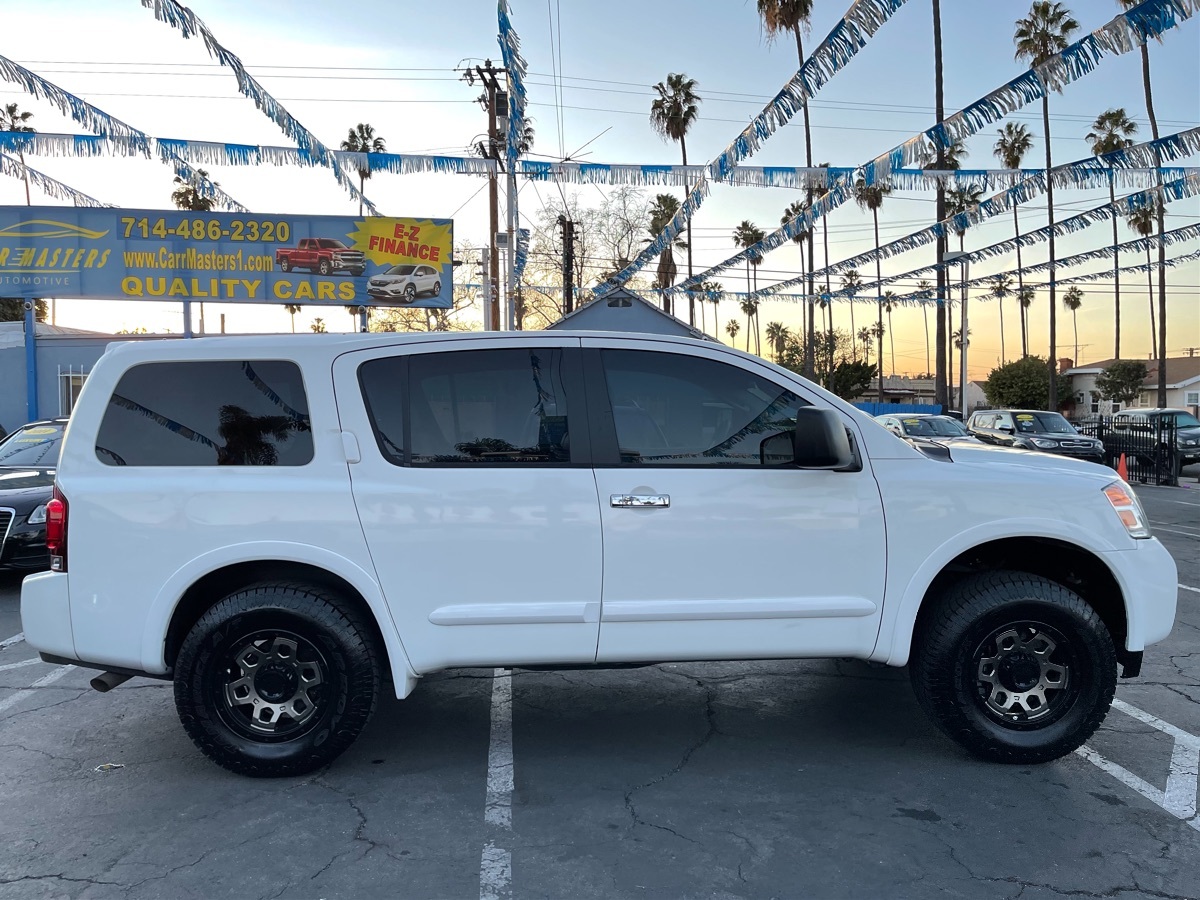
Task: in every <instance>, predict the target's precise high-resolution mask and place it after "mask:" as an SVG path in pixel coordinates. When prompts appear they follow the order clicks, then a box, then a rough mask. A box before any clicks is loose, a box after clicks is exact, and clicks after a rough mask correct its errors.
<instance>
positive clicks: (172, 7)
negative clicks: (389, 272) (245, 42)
mask: <svg viewBox="0 0 1200 900" xmlns="http://www.w3.org/2000/svg"><path fill="white" fill-rule="evenodd" d="M142 6H144V7H145V8H146V9H153V10H154V18H156V19H158V21H160V22H165V23H166V24H167V25H170V26H171V27H172V28H175V29H176V30H178V31H179V32H180V33H181V34H182V35H183V37H184V39H187V38H191V37H195V36H196V35H199V36H200V38H201V39H202V40H203V41H204V46H205V48H206V49H207V50H208V55H209V56H211V57H213V58H214V59H215V60H216V61H217V62H219V63H220V64H221V65H223V66H226V67H228V68H230V69H232V70H233V73H234V75H235V76H236V77H237V83H238V90H239V91H241V93H242V94H243V95H244V96H246V97H249V98H250V99H251V100H253V101H254V105H255V106H257V107H258V108H259V109H260V110H261V111H262V113H263V114H264V115H265V116H266V117H267V118H269V119H270V120H271V121H272V122H274V123H275V124H276V125H278V126H279V128H280V130H282V131H283V133H284V134H286V135H287V136H288V137H290V138H291V139H292V140H293V141H295V142H296V144H297V146H298V147H300V149H301V150H303V151H305V152H306V153H308V154H310V155H311V156H312V158H313V160H314V162H315V164H316V165H320V166H325V167H326V168H328V169H329V170H330V171H331V172H333V176H334V178H336V179H337V182H338V184H340V185H341V186H342V187H343V188H345V189H346V192H347V193H349V194H350V196H351V197H352V198H353V199H355V200H358V201H361V202H362V204H363V205H364V206H366V208H367V209H368V210H370V212H371V215H374V216H377V215H379V210H378V209H376V208H375V204H374V203H372V202H371V201H370V200H368V199H367V198H366V197H364V196H363V195H362V193H360V192H359V190H358V188H357V187H355V186H354V181H353V179H352V178H350V177H349V176H348V175H347V174H346V173H345V172H344V171H342V169H341V167H340V166H338V165H337V163H336V162H335V161H334V159H333V157H332V155H331V154H330V151H329V149H328V148H327V147H326V146H325V145H324V144H322V143H321V142H320V141H319V140H318V139H317V136H316V135H314V134H313V133H312V132H311V131H309V130H308V129H307V128H305V127H304V126H303V125H301V124H300V121H299V120H298V119H297V118H296V117H295V116H293V115H292V114H291V113H290V112H288V111H287V110H286V109H284V107H283V104H281V103H280V102H279V101H278V100H276V99H275V98H274V97H272V96H271V95H270V94H269V93H267V91H266V89H265V88H264V87H263V86H262V85H261V84H259V83H258V81H257V80H256V79H255V78H254V76H252V75H251V74H250V73H249V72H247V71H246V67H245V66H244V65H243V64H242V61H241V59H239V58H238V57H237V55H235V54H233V53H231V52H230V51H228V50H226V49H225V48H224V47H223V46H221V43H220V42H219V41H218V40H217V39H216V37H214V36H213V33H212V32H211V31H209V29H208V26H207V25H205V24H204V22H202V21H201V20H200V19H199V17H197V16H196V14H195V13H193V12H192V11H191V10H190V9H188V8H187V7H186V6H184V5H182V4H181V3H179V2H178V0H142Z"/></svg>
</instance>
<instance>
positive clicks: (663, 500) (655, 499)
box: [608, 494, 671, 509]
mask: <svg viewBox="0 0 1200 900" xmlns="http://www.w3.org/2000/svg"><path fill="white" fill-rule="evenodd" d="M608 505H609V506H615V507H617V508H618V509H640V508H642V507H648V506H657V507H662V508H665V507H668V506H670V505H671V498H670V497H669V496H668V495H667V494H610V495H609V497H608Z"/></svg>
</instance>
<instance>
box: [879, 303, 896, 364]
mask: <svg viewBox="0 0 1200 900" xmlns="http://www.w3.org/2000/svg"><path fill="white" fill-rule="evenodd" d="M895 307H896V292H895V291H884V292H883V311H884V312H885V313H887V319H888V323H887V333H888V343H889V345H890V347H891V354H892V375H895V374H896V333H895V332H894V331H892V310H893V309H895ZM880 327H881V328H882V327H883V323H882V322H881V323H880ZM882 339H883V336H882V335H880V340H882ZM879 376H880V377H881V378H882V377H883V345H882V344H880V346H879Z"/></svg>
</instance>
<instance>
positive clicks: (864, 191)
mask: <svg viewBox="0 0 1200 900" xmlns="http://www.w3.org/2000/svg"><path fill="white" fill-rule="evenodd" d="M891 190H892V189H891V188H889V187H888V186H887V185H886V184H879V183H876V184H867V181H866V179H865V178H864V177H863V176H861V175H860V176H859V177H858V180H856V181H855V182H854V202H855V203H857V204H858V206H859V209H865V210H867V211H869V212H870V213H871V218H872V220H873V221H874V223H875V305H876V307H877V312H878V314H879V319H878V322H877V324H878V326H879V331H880V332H882V331H883V295H882V293H880V289H881V288H882V286H883V285H882V284H881V282H882V281H883V269H882V263H881V261H880V258H879V207H881V206H883V198H884V197H886V196H887V195H888V194H890V193H891ZM879 342H880V343H879V390H878V396H877V398H876V399H877V401H878V402H879V403H882V402H883V335H882V333H881V334H880V336H879Z"/></svg>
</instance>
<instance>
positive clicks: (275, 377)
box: [96, 359, 313, 466]
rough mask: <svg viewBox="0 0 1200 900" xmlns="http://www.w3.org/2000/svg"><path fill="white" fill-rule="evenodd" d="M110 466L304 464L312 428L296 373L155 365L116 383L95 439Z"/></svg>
mask: <svg viewBox="0 0 1200 900" xmlns="http://www.w3.org/2000/svg"><path fill="white" fill-rule="evenodd" d="M96 456H97V457H99V459H100V461H101V462H103V463H105V464H106V465H110V466H302V465H305V464H306V463H308V462H311V461H312V458H313V441H312V425H311V422H310V421H309V415H308V397H307V395H306V394H305V392H304V381H303V379H302V378H301V375H300V367H299V366H297V365H296V364H295V363H293V362H285V361H281V360H258V359H256V360H212V361H206V362H156V363H143V364H141V365H137V366H134V367H133V368H131V369H130V370H129V371H127V372H126V373H125V374H124V375H122V376H121V380H120V381H119V382H118V384H117V387H116V389H115V390H114V391H113V394H112V396H111V397H110V398H109V401H108V408H107V409H106V410H105V412H104V418H103V420H102V421H101V423H100V431H99V434H98V435H97V437H96Z"/></svg>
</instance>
